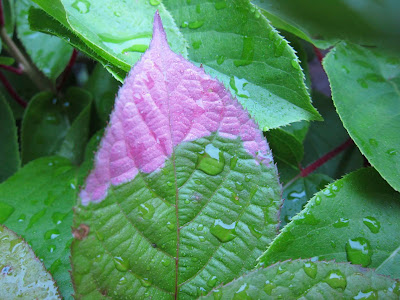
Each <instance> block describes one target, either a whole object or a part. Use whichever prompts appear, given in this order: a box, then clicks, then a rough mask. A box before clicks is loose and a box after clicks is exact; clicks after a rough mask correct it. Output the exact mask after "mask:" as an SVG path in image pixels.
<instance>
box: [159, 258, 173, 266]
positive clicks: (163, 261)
mask: <svg viewBox="0 0 400 300" xmlns="http://www.w3.org/2000/svg"><path fill="white" fill-rule="evenodd" d="M161 263H162V264H163V266H165V267H168V266H169V265H170V264H171V261H170V260H169V259H166V258H165V259H163V260H161Z"/></svg>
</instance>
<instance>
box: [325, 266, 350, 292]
mask: <svg viewBox="0 0 400 300" xmlns="http://www.w3.org/2000/svg"><path fill="white" fill-rule="evenodd" d="M324 281H325V282H326V283H327V284H329V286H330V287H331V288H334V289H337V288H340V289H342V290H344V289H345V288H346V286H347V280H346V277H345V276H344V275H343V273H342V272H341V271H340V270H332V271H330V272H329V273H328V275H327V276H326V277H325V279H324Z"/></svg>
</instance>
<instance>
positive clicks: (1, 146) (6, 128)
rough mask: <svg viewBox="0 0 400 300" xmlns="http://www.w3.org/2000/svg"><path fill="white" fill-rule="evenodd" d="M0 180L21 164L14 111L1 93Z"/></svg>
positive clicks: (4, 178) (8, 175) (13, 171)
mask: <svg viewBox="0 0 400 300" xmlns="http://www.w3.org/2000/svg"><path fill="white" fill-rule="evenodd" d="M0 141H1V143H0V166H1V168H0V182H3V181H4V180H6V179H7V178H8V177H10V176H11V175H12V174H14V173H15V172H16V171H17V170H18V168H19V167H20V165H21V159H20V156H19V149H18V135H17V127H16V123H15V119H14V116H13V113H12V111H11V109H10V107H9V105H8V103H7V102H6V100H5V99H4V97H3V96H2V95H0Z"/></svg>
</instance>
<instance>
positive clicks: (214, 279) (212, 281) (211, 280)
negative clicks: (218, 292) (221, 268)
mask: <svg viewBox="0 0 400 300" xmlns="http://www.w3.org/2000/svg"><path fill="white" fill-rule="evenodd" d="M217 280H218V278H217V276H211V277H210V278H209V279H208V281H207V285H208V286H209V287H210V288H213V287H214V286H215V284H216V283H217Z"/></svg>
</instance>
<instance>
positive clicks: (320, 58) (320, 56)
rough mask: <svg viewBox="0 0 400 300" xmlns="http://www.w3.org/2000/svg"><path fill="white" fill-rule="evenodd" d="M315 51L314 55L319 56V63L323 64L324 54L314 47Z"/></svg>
mask: <svg viewBox="0 0 400 300" xmlns="http://www.w3.org/2000/svg"><path fill="white" fill-rule="evenodd" d="M313 49H314V53H315V55H316V56H317V58H318V60H319V62H320V63H321V64H322V60H323V59H324V55H323V54H322V52H321V51H320V50H319V49H318V48H317V47H315V46H313Z"/></svg>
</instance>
